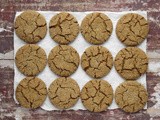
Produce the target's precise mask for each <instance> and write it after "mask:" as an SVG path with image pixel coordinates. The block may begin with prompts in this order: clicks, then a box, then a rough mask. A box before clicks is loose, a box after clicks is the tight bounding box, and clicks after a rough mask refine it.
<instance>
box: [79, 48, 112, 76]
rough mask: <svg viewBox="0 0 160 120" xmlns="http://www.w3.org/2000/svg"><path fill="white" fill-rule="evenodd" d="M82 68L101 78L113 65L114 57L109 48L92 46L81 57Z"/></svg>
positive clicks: (90, 74) (89, 73)
mask: <svg viewBox="0 0 160 120" xmlns="http://www.w3.org/2000/svg"><path fill="white" fill-rule="evenodd" d="M81 65H82V68H83V69H84V70H85V71H86V73H87V74H88V75H89V76H91V77H93V78H101V77H104V76H105V75H107V74H108V73H109V71H110V70H111V68H112V66H113V58H112V55H111V53H110V52H109V51H108V49H107V48H105V47H102V46H91V47H89V48H87V49H86V50H85V52H84V53H83V55H82V57H81Z"/></svg>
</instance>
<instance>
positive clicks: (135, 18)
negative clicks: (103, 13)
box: [116, 13, 149, 46]
mask: <svg viewBox="0 0 160 120" xmlns="http://www.w3.org/2000/svg"><path fill="white" fill-rule="evenodd" d="M148 31H149V25H148V22H147V20H146V19H145V18H144V17H143V16H141V15H139V14H136V13H129V14H126V15H124V16H122V17H121V18H120V19H119V21H118V23H117V26H116V34H117V36H118V38H119V40H120V41H121V42H123V43H124V44H125V45H127V46H136V45H139V44H140V43H141V42H142V41H143V40H144V39H145V38H146V36H147V34H148Z"/></svg>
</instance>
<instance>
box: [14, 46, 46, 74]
mask: <svg viewBox="0 0 160 120" xmlns="http://www.w3.org/2000/svg"><path fill="white" fill-rule="evenodd" d="M15 63H16V66H17V68H18V69H19V70H20V72H21V73H23V74H24V75H26V76H36V75H37V74H39V73H40V72H41V71H42V70H43V69H44V68H45V66H46V64H47V56H46V53H45V51H44V50H43V49H42V48H41V47H39V46H38V45H35V44H27V45H24V46H23V47H21V48H20V49H19V50H18V51H17V53H16V57H15Z"/></svg>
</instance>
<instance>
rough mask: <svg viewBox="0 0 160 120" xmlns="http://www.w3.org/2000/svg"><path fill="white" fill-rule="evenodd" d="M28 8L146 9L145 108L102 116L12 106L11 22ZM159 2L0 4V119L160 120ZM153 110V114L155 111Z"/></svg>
mask: <svg viewBox="0 0 160 120" xmlns="http://www.w3.org/2000/svg"><path fill="white" fill-rule="evenodd" d="M27 9H33V10H47V11H49V10H50V11H90V10H92V11H93V10H105V11H128V10H145V11H147V12H148V21H149V26H150V31H149V35H148V37H147V40H148V41H147V54H148V56H149V60H150V63H151V65H150V66H149V70H148V72H147V87H148V93H149V100H148V109H147V110H142V111H140V112H137V113H134V114H128V113H125V112H123V111H121V110H120V109H115V110H108V111H106V112H102V113H91V112H88V111H84V110H78V111H72V110H69V111H51V112H48V111H45V110H42V109H41V108H39V109H36V110H29V109H25V108H22V107H20V106H19V105H17V104H15V102H14V100H13V80H14V70H13V63H14V58H13V30H14V29H13V22H14V17H15V12H16V11H23V10H27ZM159 12H160V1H159V0H132V1H130V0H111V1H107V0H52V1H51V0H46V1H45V2H44V1H43V0H29V1H28V0H1V1H0V16H1V17H0V76H1V77H0V113H1V114H0V119H2V120H3V119H4V120H12V119H13V120H14V119H30V120H37V119H41V120H46V119H52V120H57V119H58V120H61V119H66V120H71V119H77V120H83V119H88V120H96V119H99V120H103V119H112V120H118V119H122V120H125V119H132V120H149V119H151V118H152V119H155V120H158V119H160V95H159V92H160V74H159V73H160V64H159V61H160V34H159V32H160V14H159ZM155 111H156V112H155Z"/></svg>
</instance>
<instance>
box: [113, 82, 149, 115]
mask: <svg viewBox="0 0 160 120" xmlns="http://www.w3.org/2000/svg"><path fill="white" fill-rule="evenodd" d="M147 100H148V93H147V91H146V89H145V88H144V87H143V86H142V85H141V84H140V83H138V82H136V81H126V82H123V83H122V84H120V85H119V86H118V87H117V89H116V91H115V101H116V103H117V105H118V106H119V107H120V108H121V109H122V110H124V111H125V112H130V113H132V112H137V111H139V110H141V109H143V107H144V106H145V104H146V103H147Z"/></svg>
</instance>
